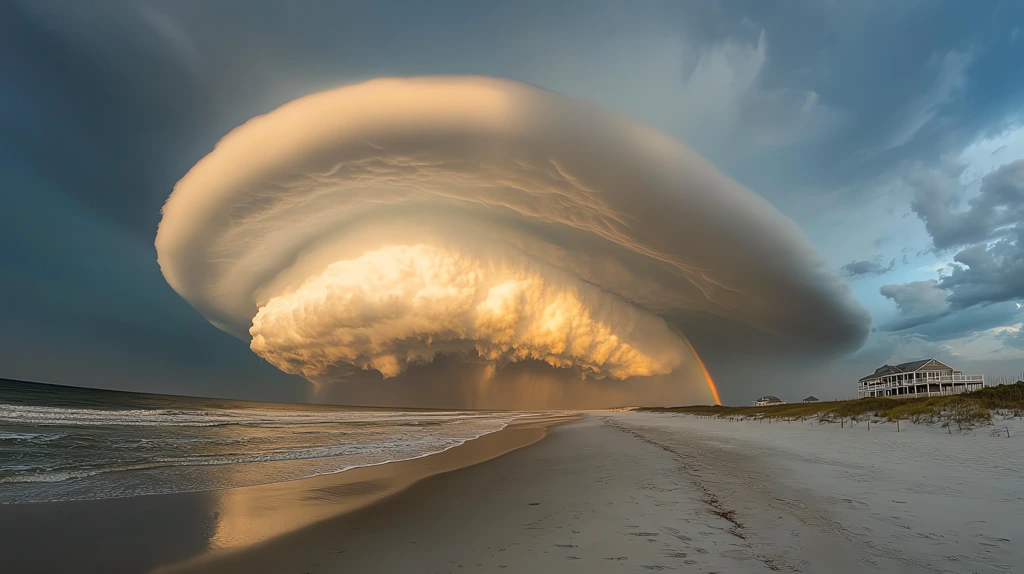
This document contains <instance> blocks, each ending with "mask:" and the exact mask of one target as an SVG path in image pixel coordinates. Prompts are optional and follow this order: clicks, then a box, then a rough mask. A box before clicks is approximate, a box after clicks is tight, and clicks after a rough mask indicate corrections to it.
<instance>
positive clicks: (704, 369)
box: [683, 335, 722, 405]
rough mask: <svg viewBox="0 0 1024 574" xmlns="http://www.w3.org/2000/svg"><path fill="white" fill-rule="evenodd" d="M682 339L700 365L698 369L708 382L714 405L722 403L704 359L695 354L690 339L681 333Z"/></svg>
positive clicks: (695, 351) (695, 350)
mask: <svg viewBox="0 0 1024 574" xmlns="http://www.w3.org/2000/svg"><path fill="white" fill-rule="evenodd" d="M683 340H684V341H686V346H687V347H690V352H691V353H693V358H694V359H697V366H699V367H700V371H701V372H702V373H704V379H705V380H707V382H708V389H710V390H711V396H712V397H714V399H715V404H716V405H721V404H722V399H721V398H720V397H719V396H718V389H717V388H716V387H715V381H713V380H711V373H709V372H708V368H707V367H706V366H705V365H704V361H702V360H701V358H700V355H698V354H697V349H696V348H694V346H693V343H691V342H690V339H689V338H687V337H686V335H683Z"/></svg>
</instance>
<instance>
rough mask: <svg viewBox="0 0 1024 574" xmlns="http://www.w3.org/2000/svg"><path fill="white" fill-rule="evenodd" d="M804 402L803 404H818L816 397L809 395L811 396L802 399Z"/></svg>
mask: <svg viewBox="0 0 1024 574" xmlns="http://www.w3.org/2000/svg"><path fill="white" fill-rule="evenodd" d="M804 402H805V403H811V402H814V403H816V402H818V397H816V396H814V395H811V396H809V397H807V398H806V399H804Z"/></svg>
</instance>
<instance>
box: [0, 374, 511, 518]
mask: <svg viewBox="0 0 1024 574" xmlns="http://www.w3.org/2000/svg"><path fill="white" fill-rule="evenodd" d="M520 416H529V414H528V413H527V414H524V413H504V412H480V411H400V410H386V409H371V408H353V407H340V406H327V405H308V404H290V403H264V402H251V401H234V400H224V399H206V398H196V397H178V396H170V395H151V394H142V393H125V392H117V391H103V390H94V389H84V388H78V387H62V386H56V385H45V384H40V383H26V382H21V381H10V380H5V379H0V504H12V503H24V502H47V501H64V500H90V499H97V498H117V497H125V496H136V495H144V494H162V493H172V492H187V491H200V490H215V489H222V488H233V487H240V486H250V485H255V484H267V483H272V482H280V481H285V480H295V479H299V478H307V477H311V476H317V475H322V474H331V473H336V472H342V471H345V470H349V469H352V468H357V467H362V466H369V465H375V464H382V463H386V462H391V461H400V460H407V459H412V458H417V457H421V456H427V455H430V454H434V453H438V452H441V451H444V450H447V449H449V448H452V447H454V446H458V445H460V444H462V443H464V442H466V441H467V440H472V439H474V438H478V437H480V436H483V435H485V434H487V433H491V432H495V431H498V430H501V429H502V428H504V427H505V426H506V425H507V424H508V423H509V422H511V421H512V420H513V419H514V418H516V417H520Z"/></svg>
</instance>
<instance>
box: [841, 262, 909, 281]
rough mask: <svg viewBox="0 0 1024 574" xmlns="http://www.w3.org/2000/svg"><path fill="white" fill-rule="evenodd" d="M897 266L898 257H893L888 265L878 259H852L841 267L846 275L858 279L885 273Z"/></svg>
mask: <svg viewBox="0 0 1024 574" xmlns="http://www.w3.org/2000/svg"><path fill="white" fill-rule="evenodd" d="M895 268H896V259H895V258H893V260H892V261H890V262H889V264H888V265H885V266H883V265H882V264H881V263H880V262H878V261H867V260H865V261H852V262H850V263H847V264H846V265H843V266H842V267H840V268H839V272H840V273H842V275H843V276H844V277H848V278H850V279H857V278H860V277H872V276H874V277H877V276H879V275H885V274H886V273H888V272H890V271H892V270H893V269H895Z"/></svg>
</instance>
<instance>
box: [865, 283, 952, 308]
mask: <svg viewBox="0 0 1024 574" xmlns="http://www.w3.org/2000/svg"><path fill="white" fill-rule="evenodd" d="M937 285H938V281H936V280H934V279H929V280H926V281H914V282H912V283H903V284H901V285H883V286H882V287H881V288H880V289H879V293H881V294H882V296H883V297H885V298H887V299H892V300H893V302H894V303H896V307H897V308H898V309H899V310H900V312H901V313H904V314H906V315H928V314H934V313H939V312H942V311H944V310H945V309H946V306H947V305H946V294H945V293H944V292H943V291H942V290H941V289H939V288H938V287H937Z"/></svg>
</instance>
